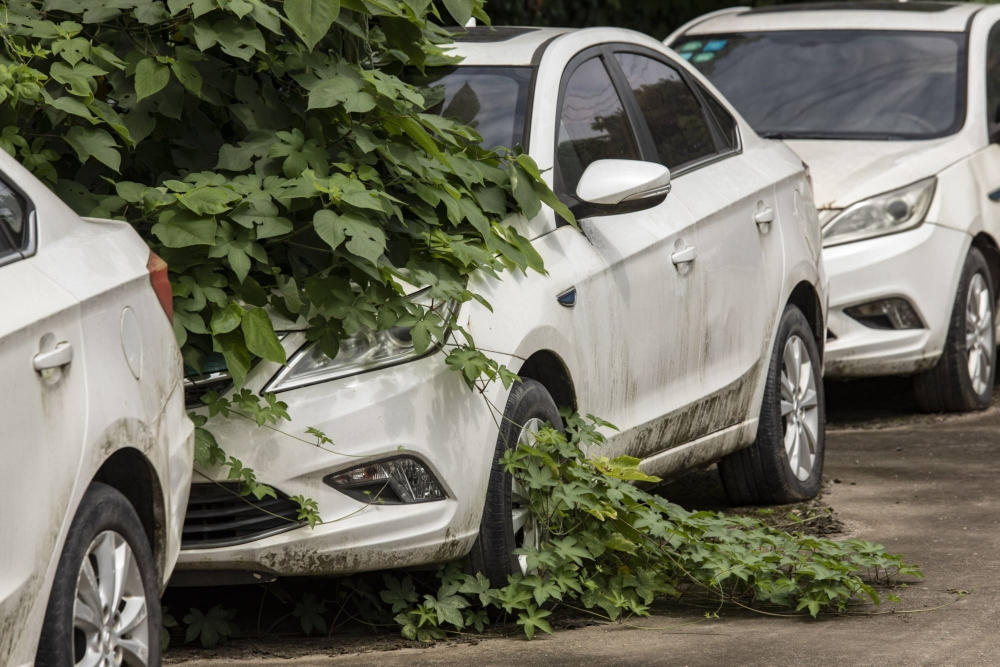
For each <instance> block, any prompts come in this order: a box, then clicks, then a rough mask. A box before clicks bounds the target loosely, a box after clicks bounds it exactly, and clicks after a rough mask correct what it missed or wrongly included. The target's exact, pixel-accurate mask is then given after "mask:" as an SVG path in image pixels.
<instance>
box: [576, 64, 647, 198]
mask: <svg viewBox="0 0 1000 667" xmlns="http://www.w3.org/2000/svg"><path fill="white" fill-rule="evenodd" d="M611 159H614V160H638V159H640V157H639V147H638V145H637V144H636V141H635V135H634V133H633V132H632V126H631V124H630V123H629V120H628V116H627V115H626V114H625V107H624V105H623V104H622V101H621V98H619V97H618V93H617V91H616V90H615V87H614V84H613V83H611V76H610V75H609V74H608V71H607V69H605V67H604V63H603V62H602V61H601V58H600V57H597V56H595V57H594V58H591V59H590V60H587V61H585V62H584V63H583V64H581V65H580V66H579V67H577V68H576V70H574V71H573V73H572V74H571V75H570V78H569V81H568V82H567V84H566V89H565V92H564V93H563V101H562V108H561V110H560V112H559V128H558V134H557V139H556V161H557V164H558V166H559V168H558V170H557V182H556V189H557V191H559V192H561V193H563V194H568V195H570V196H571V197H572V196H575V194H576V186H577V184H578V183H579V182H580V177H581V176H583V172H584V170H585V169H586V168H587V167H588V166H589V165H590V163H591V162H595V161H597V160H611Z"/></svg>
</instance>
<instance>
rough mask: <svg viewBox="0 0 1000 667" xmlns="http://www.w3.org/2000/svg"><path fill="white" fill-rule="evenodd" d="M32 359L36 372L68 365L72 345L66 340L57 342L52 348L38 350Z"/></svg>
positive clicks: (71, 354) (71, 357)
mask: <svg viewBox="0 0 1000 667" xmlns="http://www.w3.org/2000/svg"><path fill="white" fill-rule="evenodd" d="M32 361H33V362H34V364H35V370H36V371H38V372H42V371H46V370H50V369H53V368H62V367H63V366H68V365H69V362H71V361H73V346H72V345H70V344H69V343H66V342H63V343H59V344H58V345H56V348H55V349H54V350H49V351H48V352H39V353H38V354H36V355H35V357H34V359H32Z"/></svg>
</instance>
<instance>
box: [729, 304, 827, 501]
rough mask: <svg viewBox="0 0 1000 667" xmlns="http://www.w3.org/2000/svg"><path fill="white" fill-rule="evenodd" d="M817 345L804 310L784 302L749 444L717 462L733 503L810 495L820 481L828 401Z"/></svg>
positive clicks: (799, 497)
mask: <svg viewBox="0 0 1000 667" xmlns="http://www.w3.org/2000/svg"><path fill="white" fill-rule="evenodd" d="M821 373H822V366H821V363H820V357H819V349H818V348H817V346H816V339H815V337H814V334H813V331H812V329H810V328H809V323H808V322H807V321H806V318H805V315H803V314H802V311H801V310H799V309H798V308H796V307H795V306H792V305H789V306H786V307H785V312H784V313H782V315H781V323H780V324H779V325H778V333H777V335H776V336H775V341H774V350H773V351H772V353H771V364H770V368H769V370H768V375H767V383H766V384H765V386H764V400H763V401H762V403H761V408H760V422H759V423H758V424H757V439H756V440H755V441H754V443H753V445H751V446H750V447H748V448H746V449H742V450H740V451H738V452H733V453H732V454H729V455H728V456H726V457H724V458H723V459H722V460H721V461H719V475H720V476H721V477H722V485H723V487H724V488H725V490H726V495H727V496H728V497H729V500H730V501H731V502H732V503H733V504H735V505H764V504H784V503H794V502H799V501H802V500H808V499H809V498H814V497H815V496H816V494H817V493H819V489H820V485H821V484H822V481H823V455H824V451H825V443H826V435H825V424H826V405H825V402H824V399H823V378H822V375H821Z"/></svg>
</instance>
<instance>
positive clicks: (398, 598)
mask: <svg viewBox="0 0 1000 667" xmlns="http://www.w3.org/2000/svg"><path fill="white" fill-rule="evenodd" d="M382 580H383V581H385V588H386V589H385V590H384V591H382V592H381V593H379V597H381V598H382V601H383V602H385V603H386V604H390V605H392V613H394V614H396V613H399V612H400V611H402V610H404V609H407V608H409V606H410V605H411V604H413V603H414V602H416V601H417V600H419V599H420V596H418V595H417V589H416V588H415V587H414V586H413V580H412V579H411V578H410V577H403V579H402V581H400V580H399V579H396V578H395V577H393V576H392V575H390V574H383V575H382Z"/></svg>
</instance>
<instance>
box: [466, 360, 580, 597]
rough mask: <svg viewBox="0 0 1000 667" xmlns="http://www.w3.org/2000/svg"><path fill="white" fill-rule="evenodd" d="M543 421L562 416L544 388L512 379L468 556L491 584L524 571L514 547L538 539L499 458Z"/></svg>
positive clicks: (557, 424)
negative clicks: (474, 535)
mask: <svg viewBox="0 0 1000 667" xmlns="http://www.w3.org/2000/svg"><path fill="white" fill-rule="evenodd" d="M545 424H549V425H550V426H552V427H553V428H557V429H560V430H561V429H562V417H560V416H559V409H558V408H556V404H555V401H553V400H552V396H551V395H550V394H549V392H548V391H547V390H546V389H545V387H544V386H542V384H541V383H539V382H536V381H535V380H528V379H525V380H522V381H521V382H516V383H514V385H513V387H511V390H510V396H508V398H507V407H506V409H505V410H504V413H503V423H502V424H501V425H500V434H499V435H498V436H497V443H496V449H495V451H494V455H493V465H492V467H491V469H490V481H489V487H488V489H487V492H486V506H485V508H484V509H483V519H482V522H481V523H480V526H479V537H478V538H477V539H476V543H475V545H474V546H473V547H472V553H471V554H470V558H471V560H472V567H473V569H474V570H475V571H476V572H482V573H483V574H484V575H486V577H487V578H489V580H490V583H491V584H492V585H493V586H496V587H500V586H506V585H507V577H508V576H509V575H512V574H527V573H528V567H527V559H526V558H525V557H524V556H520V555H518V554H515V553H514V550H515V549H518V548H520V547H535V548H537V547H538V546H539V545H540V544H541V539H542V526H541V525H540V524H539V522H538V521H536V520H535V516H534V514H533V513H532V510H531V506H530V502H529V498H528V492H527V490H526V489H524V488H522V487H521V485H520V484H518V483H517V482H516V481H515V480H514V478H513V476H512V475H511V474H510V473H508V472H507V471H506V470H504V467H503V464H502V463H501V462H500V460H501V459H502V458H503V456H504V454H505V453H506V452H507V450H508V449H514V448H515V447H517V446H518V444H521V443H523V444H527V445H530V444H532V443H533V442H534V440H535V435H534V434H535V433H537V432H538V429H540V428H541V427H542V426H544V425H545Z"/></svg>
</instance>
